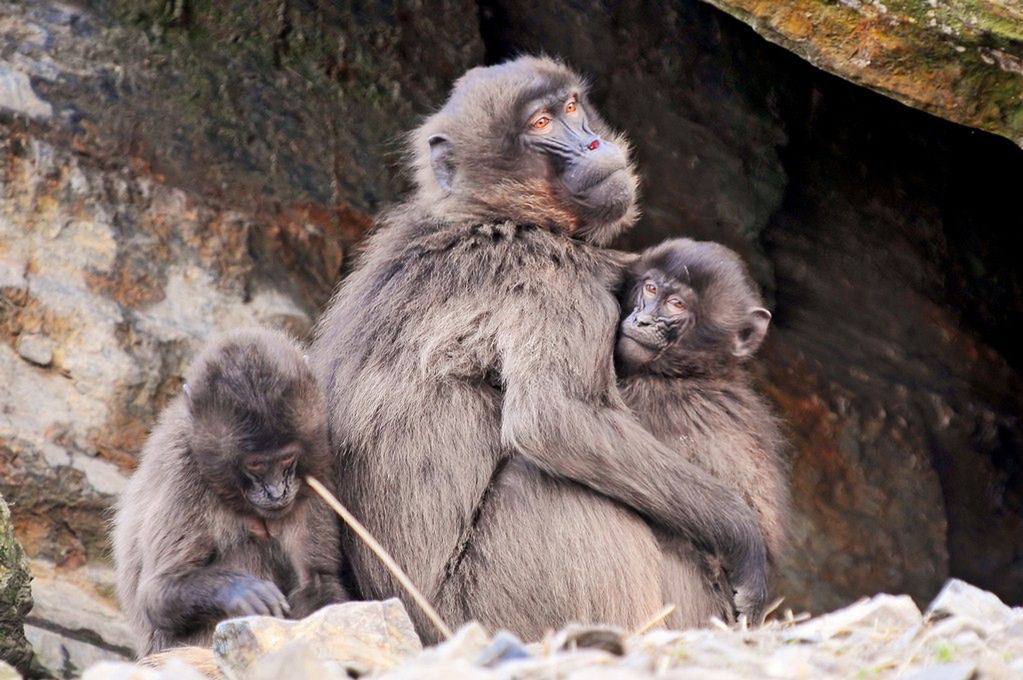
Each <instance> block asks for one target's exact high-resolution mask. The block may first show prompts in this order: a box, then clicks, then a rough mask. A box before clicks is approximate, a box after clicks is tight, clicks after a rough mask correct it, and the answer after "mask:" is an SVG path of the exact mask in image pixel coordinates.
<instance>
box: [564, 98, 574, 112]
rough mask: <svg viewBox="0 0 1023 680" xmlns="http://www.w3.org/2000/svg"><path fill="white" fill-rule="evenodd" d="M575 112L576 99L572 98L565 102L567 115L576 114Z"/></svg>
mask: <svg viewBox="0 0 1023 680" xmlns="http://www.w3.org/2000/svg"><path fill="white" fill-rule="evenodd" d="M575 110H576V103H575V97H572V98H571V99H569V100H568V101H567V102H565V113H575Z"/></svg>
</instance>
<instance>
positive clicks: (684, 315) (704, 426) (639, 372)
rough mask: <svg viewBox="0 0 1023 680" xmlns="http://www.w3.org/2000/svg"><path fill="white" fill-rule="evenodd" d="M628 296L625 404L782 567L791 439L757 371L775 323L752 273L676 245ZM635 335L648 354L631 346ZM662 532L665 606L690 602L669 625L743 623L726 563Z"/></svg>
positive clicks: (723, 253) (634, 272) (650, 262)
mask: <svg viewBox="0 0 1023 680" xmlns="http://www.w3.org/2000/svg"><path fill="white" fill-rule="evenodd" d="M623 291H625V294H624V295H623V296H622V312H623V321H622V325H621V334H620V336H619V343H618V365H619V371H620V372H621V374H622V377H621V380H620V381H619V386H620V387H621V390H622V395H623V396H624V398H625V402H626V403H627V404H628V405H629V407H630V408H631V409H632V410H633V412H634V413H635V414H636V416H637V417H638V418H639V420H640V422H642V423H643V424H644V425H645V426H646V427H647V429H649V430H650V432H652V433H653V434H654V435H655V436H657V437H658V438H659V439H661V440H662V441H664V442H665V443H667V444H668V445H669V446H672V447H673V448H675V449H676V450H677V451H678V455H679V456H682V457H685V458H686V459H687V460H690V461H692V462H693V463H695V464H697V465H699V466H700V467H702V468H704V469H705V470H707V471H708V472H710V473H711V474H713V475H714V476H715V477H716V478H718V479H720V480H721V481H722V482H724V483H725V484H726V485H727V486H728V487H729V488H731V489H733V492H734V493H736V494H738V495H739V496H740V497H741V498H743V499H744V500H745V501H746V502H747V503H748V504H749V505H750V507H752V508H753V510H754V511H755V513H756V516H757V520H758V523H759V525H760V529H761V531H762V532H763V535H764V537H765V539H766V541H767V547H768V557H769V558H770V559H771V560H772V562H776V561H777V559H778V558H779V557H780V555H781V554H782V552H783V550H784V547H785V535H786V525H787V521H788V511H789V493H788V485H787V484H786V481H785V471H784V464H783V460H782V455H781V452H782V450H783V447H784V438H783V437H782V434H781V432H780V429H779V427H778V423H777V421H776V419H775V418H774V416H773V415H772V414H771V411H770V408H769V407H768V406H767V404H766V403H765V402H764V400H763V398H762V397H761V396H760V395H759V394H757V392H756V390H755V389H754V388H753V385H752V383H751V378H750V375H749V372H748V369H747V368H746V366H745V362H746V360H747V359H749V357H751V356H752V355H753V353H754V352H755V351H756V350H757V348H758V347H759V346H760V343H761V341H762V340H763V337H764V334H765V333H766V331H767V325H768V322H769V320H770V314H769V313H768V312H767V310H765V309H763V303H762V302H761V300H760V297H759V295H758V294H757V292H756V288H755V285H754V284H753V282H752V280H751V279H750V277H749V274H748V272H747V270H746V267H745V265H744V264H743V262H742V260H741V259H740V258H739V256H738V255H737V254H736V253H735V252H733V251H731V250H729V249H728V248H725V247H724V246H721V245H719V244H717V243H709V242H698V241H692V240H689V239H677V240H673V241H667V242H665V243H663V244H661V245H659V246H655V247H654V248H651V249H650V250H648V251H646V252H644V253H643V254H642V255H641V256H640V258H639V259H638V260H637V261H636V262H635V263H633V264H632V266H631V267H630V268H629V274H628V276H627V279H626V282H625V286H623ZM668 303H674V304H675V305H676V309H674V310H672V309H669V308H668ZM629 335H632V336H633V337H635V338H637V339H638V340H640V341H642V343H643V344H644V347H639V346H635V345H631V344H630V342H631V341H630V338H629ZM656 534H657V537H658V541H659V543H660V544H661V546H662V547H663V548H664V552H665V561H664V565H665V571H664V597H665V599H666V600H667V601H669V602H674V603H676V604H677V605H678V608H677V610H676V612H675V614H674V615H673V616H672V617H671V618H670V619H669V621H668V622H669V624H671V625H673V626H675V627H687V626H694V625H701V624H705V623H706V622H707V619H708V617H709V616H711V615H714V616H718V617H721V618H725V619H726V620H727V618H729V617H731V616H732V613H733V606H734V605H733V602H732V598H731V592H730V591H729V589H728V587H727V580H726V579H725V580H724V582H722V580H721V579H716V578H714V576H715V575H714V574H713V569H714V566H715V556H714V555H712V554H708V553H707V552H706V550H705V549H702V548H701V546H699V545H696V544H694V543H693V542H692V541H690V540H688V539H687V538H685V537H683V536H679V535H677V534H676V533H673V532H670V531H666V530H664V529H659V528H658V529H657V530H656Z"/></svg>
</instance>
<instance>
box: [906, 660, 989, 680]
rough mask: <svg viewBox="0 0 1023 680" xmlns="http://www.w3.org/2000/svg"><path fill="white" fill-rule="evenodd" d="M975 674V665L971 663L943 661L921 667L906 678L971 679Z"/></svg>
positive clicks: (916, 679) (933, 679) (934, 679)
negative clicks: (937, 664) (936, 664)
mask: <svg viewBox="0 0 1023 680" xmlns="http://www.w3.org/2000/svg"><path fill="white" fill-rule="evenodd" d="M976 674H977V667H976V665H974V664H972V663H944V664H941V665H939V666H930V667H929V668H922V669H920V670H918V671H916V672H915V673H913V674H912V675H908V676H906V680H971V678H973V677H974V676H975V675H976Z"/></svg>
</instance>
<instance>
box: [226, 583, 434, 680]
mask: <svg viewBox="0 0 1023 680" xmlns="http://www.w3.org/2000/svg"><path fill="white" fill-rule="evenodd" d="M296 641H300V642H301V643H302V645H303V647H302V650H303V651H302V653H303V654H306V655H308V656H309V657H311V658H314V660H312V661H309V664H310V665H309V668H310V669H312V668H314V667H315V668H319V667H326V668H333V669H339V670H341V669H343V670H345V671H346V672H347V671H351V672H353V673H358V674H360V675H361V674H365V673H368V672H371V671H383V670H388V669H391V668H395V667H397V666H398V665H399V664H400V663H401V662H402V661H404V660H405V659H407V658H408V657H410V656H411V655H413V654H415V653H417V652H419V651H420V650H421V649H422V644H421V643H420V641H419V637H418V636H417V635H416V632H415V628H414V627H413V625H412V620H411V619H409V617H408V613H407V612H406V611H405V607H404V606H403V605H402V604H401V602H400V601H399V600H397V599H390V600H386V601H383V602H347V603H345V604H337V605H331V606H329V607H325V608H323V609H321V610H320V611H318V612H316V613H314V614H312V615H310V616H308V617H306V618H305V619H302V620H301V621H287V620H284V619H276V618H271V617H266V616H249V617H245V618H241V619H232V620H229V621H223V622H221V623H220V624H219V625H218V626H217V629H216V632H215V633H214V636H213V652H214V654H215V655H216V657H217V660H218V664H219V665H220V667H221V668H222V669H223V670H224V671H225V672H226V673H228V674H230V675H232V676H233V677H237V678H247V677H249V673H250V672H252V671H254V670H255V669H257V668H258V664H257V661H259V660H260V659H261V658H262V657H264V656H266V655H267V654H270V653H275V652H278V651H280V650H283V649H284V648H285V647H286V646H287V645H290V644H293V643H295V642H296ZM297 649H298V648H297V647H296V648H293V649H292V650H291V651H288V652H284V653H282V655H281V656H280V657H278V658H279V659H283V658H287V657H289V656H293V655H294V654H297V653H298V652H297V651H296V650H297ZM273 663H278V662H276V661H275V662H273ZM342 677H343V676H342Z"/></svg>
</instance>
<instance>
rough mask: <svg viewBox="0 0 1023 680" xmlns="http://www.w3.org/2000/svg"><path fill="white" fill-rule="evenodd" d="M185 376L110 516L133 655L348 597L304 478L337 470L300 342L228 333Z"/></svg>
mask: <svg viewBox="0 0 1023 680" xmlns="http://www.w3.org/2000/svg"><path fill="white" fill-rule="evenodd" d="M186 380H187V382H186V385H185V389H184V394H182V395H180V396H178V397H177V398H175V399H174V401H173V402H171V404H170V405H169V406H168V407H167V409H166V410H165V411H164V413H163V414H162V415H161V417H160V421H159V423H158V425H157V426H156V429H155V430H154V431H153V432H152V434H151V435H150V437H149V439H148V441H147V442H146V445H145V447H144V448H143V450H142V454H141V458H140V460H139V466H138V470H136V472H135V474H134V476H132V478H131V481H130V482H129V484H128V488H127V489H126V491H125V492H124V494H123V495H122V496H121V499H120V501H119V502H118V505H117V510H116V515H115V518H114V528H113V545H114V559H115V561H116V563H117V590H118V598H119V600H120V603H121V607H122V609H123V610H124V611H125V613H126V614H127V616H128V619H129V621H130V623H131V625H132V627H133V628H134V630H135V631H136V634H137V636H138V642H137V651H138V653H139V655H140V656H142V655H146V654H150V653H153V652H157V651H160V650H161V649H165V648H167V647H173V646H179V645H205V644H207V643H208V642H209V641H210V637H211V635H212V633H213V628H214V626H215V625H216V623H217V622H218V621H220V620H222V619H225V618H230V617H235V616H246V615H251V614H263V615H273V616H287V615H289V614H290V615H291V616H295V617H301V616H305V615H306V614H309V613H311V612H312V611H315V610H316V609H318V608H319V607H321V606H324V605H327V604H330V603H333V602H341V601H344V600H345V599H347V595H346V593H345V590H344V588H343V587H342V586H341V583H340V549H339V536H338V526H337V523H336V520H335V518H334V517H333V515H331V514H330V513H329V510H328V509H327V508H326V507H325V506H324V505H323V504H321V503H319V502H318V500H316V499H312V500H310V499H309V498H308V497H307V496H308V492H307V490H306V487H305V485H304V484H303V482H302V479H303V477H304V476H305V475H307V474H312V475H314V476H316V477H318V478H321V479H328V478H330V477H331V476H332V469H333V466H332V464H331V459H330V453H329V450H328V446H327V429H326V419H325V412H324V404H323V396H322V394H321V391H320V387H319V385H318V384H317V382H316V379H315V378H314V377H313V374H312V373H311V371H310V370H309V368H308V366H306V362H305V359H304V358H303V356H302V354H301V351H300V349H299V348H298V346H297V345H296V343H295V342H294V341H293V340H292V339H291V338H289V337H288V336H287V335H285V334H283V333H280V332H277V331H270V330H264V329H253V330H243V331H235V332H231V333H227V334H225V335H223V336H222V337H220V338H218V339H217V340H215V341H214V342H211V343H210V344H209V345H208V346H207V347H206V348H205V349H204V350H203V351H202V352H201V353H200V355H199V356H198V358H197V359H196V360H195V362H194V363H193V365H192V366H191V367H190V368H189V370H188V373H187V375H186ZM285 594H287V595H285Z"/></svg>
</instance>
